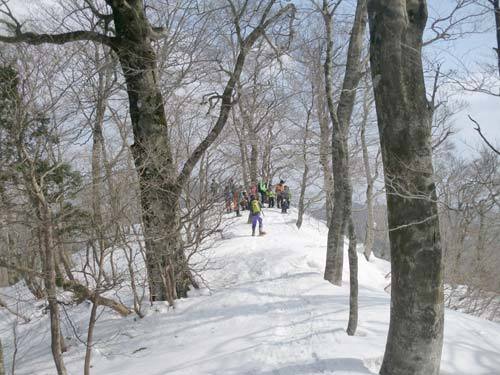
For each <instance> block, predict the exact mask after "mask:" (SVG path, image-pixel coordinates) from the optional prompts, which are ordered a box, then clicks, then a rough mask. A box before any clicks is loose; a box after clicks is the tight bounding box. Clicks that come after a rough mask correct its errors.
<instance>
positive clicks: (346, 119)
mask: <svg viewBox="0 0 500 375" xmlns="http://www.w3.org/2000/svg"><path fill="white" fill-rule="evenodd" d="M366 1H367V0H358V2H357V5H356V14H355V17H354V24H353V27H352V31H351V37H350V40H349V48H348V52H347V63H346V71H345V75H344V82H343V85H342V92H341V93H340V99H339V103H338V107H337V111H336V112H335V108H334V103H333V85H332V71H333V28H332V18H333V15H332V14H331V13H330V10H329V7H328V1H327V0H324V1H323V19H324V22H325V27H326V36H327V50H326V60H325V65H324V70H325V86H326V99H327V105H328V111H329V114H330V119H331V122H332V125H333V132H332V163H333V180H334V194H333V212H332V215H331V222H330V226H329V228H328V243H327V255H326V267H325V274H324V278H325V280H328V281H330V282H331V283H333V284H335V285H342V269H343V263H344V259H343V258H344V248H343V247H344V246H343V245H344V234H345V228H346V225H347V222H348V219H349V216H350V211H351V205H352V187H351V180H350V173H349V151H348V135H349V125H350V122H351V115H352V111H353V108H354V101H355V98H356V89H357V87H358V84H359V81H360V79H361V67H362V64H361V52H362V48H363V35H364V32H365V28H366Z"/></svg>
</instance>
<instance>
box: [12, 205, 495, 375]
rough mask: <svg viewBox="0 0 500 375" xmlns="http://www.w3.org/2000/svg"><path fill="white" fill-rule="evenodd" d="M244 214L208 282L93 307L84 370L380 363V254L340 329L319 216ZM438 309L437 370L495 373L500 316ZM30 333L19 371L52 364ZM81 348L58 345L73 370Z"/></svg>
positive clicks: (383, 297) (191, 374)
mask: <svg viewBox="0 0 500 375" xmlns="http://www.w3.org/2000/svg"><path fill="white" fill-rule="evenodd" d="M246 219H247V216H246V215H244V216H243V217H241V218H237V219H236V218H233V217H232V216H229V215H228V220H231V221H232V222H231V224H230V225H229V226H228V229H227V230H226V231H225V234H224V239H223V240H221V241H219V242H218V246H216V247H215V248H214V249H213V250H212V251H211V263H210V264H211V268H212V269H211V270H208V271H206V273H205V276H206V278H207V280H208V282H209V285H210V290H208V289H207V290H203V291H201V292H198V293H195V294H193V295H192V296H191V298H188V299H185V300H181V301H178V304H177V307H176V308H175V309H170V308H168V307H167V306H166V305H164V304H161V303H160V304H156V305H155V306H153V307H152V308H151V309H149V310H148V311H147V316H146V317H145V318H144V319H135V318H133V317H130V318H126V319H123V318H119V317H117V316H115V315H114V314H112V313H108V312H106V313H105V314H104V315H103V316H102V317H101V319H100V320H99V322H98V325H97V328H96V336H97V343H96V344H95V346H94V357H93V369H92V373H93V374H102V375H113V374H116V375H118V374H120V375H127V374H134V375H137V374H150V375H162V374H176V375H181V374H182V375H198V374H200V375H201V374H214V375H215V374H217V375H250V374H255V375H299V374H300V375H307V374H336V375H342V374H351V375H355V374H376V373H378V369H379V367H380V363H381V360H382V355H383V352H384V346H385V340H386V335H387V329H388V321H389V303H390V298H389V295H388V294H387V293H385V292H384V287H385V286H387V284H388V281H387V280H386V279H385V275H386V274H387V272H388V269H389V265H388V263H387V262H385V261H382V260H378V259H374V260H373V261H371V262H366V261H365V259H364V257H363V256H360V257H359V280H360V297H359V298H360V300H359V302H360V310H359V324H358V331H357V333H356V336H354V337H349V336H347V334H346V333H345V328H346V325H347V318H348V296H349V289H348V269H347V259H346V261H345V267H346V268H345V272H344V286H343V287H341V288H339V287H335V286H333V285H331V284H329V283H328V282H325V281H324V280H323V277H322V275H323V265H324V258H325V251H326V228H325V226H324V224H322V223H320V222H317V221H315V220H313V219H310V218H308V217H306V219H305V222H304V224H303V227H302V229H300V230H298V229H297V228H296V226H295V220H296V213H295V211H292V213H291V214H288V215H282V214H281V213H280V212H279V211H278V210H265V216H264V225H265V230H266V231H267V235H266V236H263V237H252V236H251V228H250V225H248V224H246ZM88 312H89V307H88V306H86V305H85V304H82V305H80V306H78V307H76V308H74V310H73V311H71V312H70V313H71V315H72V319H73V320H74V324H75V327H76V329H77V330H78V331H80V332H81V333H84V332H85V329H86V328H85V327H86V324H87V319H88ZM446 314H447V315H446V328H445V335H446V338H445V346H444V353H443V362H442V371H441V373H442V374H443V375H446V374H449V375H451V374H454V375H472V374H476V375H480V374H490V375H492V374H500V326H499V325H498V324H495V323H491V322H487V321H484V320H481V319H477V318H473V317H470V316H466V315H463V314H460V313H456V312H452V311H447V312H446ZM47 323H48V322H47V320H46V318H45V321H43V323H42V322H40V323H39V324H45V326H47ZM45 329H46V328H45ZM33 339H34V341H33V344H32V345H33V346H34V347H35V345H36V348H37V350H35V351H29V350H27V349H26V348H23V356H22V363H21V364H20V365H19V368H18V371H17V374H18V375H19V374H53V373H54V370H53V365H52V362H51V357H50V353H49V347H48V341H47V340H48V336H46V337H45V339H43V340H39V339H38V338H36V337H34V336H33ZM25 346H26V345H25ZM7 355H8V354H7ZM83 355H84V346H83V344H81V343H74V344H73V346H72V347H71V349H70V351H69V352H68V353H66V354H65V360H66V363H67V367H68V370H69V372H70V373H71V374H81V373H82V368H83ZM18 360H19V361H20V362H21V360H20V359H18ZM402 375H403V374H402Z"/></svg>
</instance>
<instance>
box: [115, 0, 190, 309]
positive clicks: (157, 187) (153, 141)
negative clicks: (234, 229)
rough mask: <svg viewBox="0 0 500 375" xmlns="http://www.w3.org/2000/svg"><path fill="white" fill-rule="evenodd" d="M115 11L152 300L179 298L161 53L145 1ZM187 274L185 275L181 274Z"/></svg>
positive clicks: (117, 6) (175, 218)
mask: <svg viewBox="0 0 500 375" xmlns="http://www.w3.org/2000/svg"><path fill="white" fill-rule="evenodd" d="M108 3H109V4H110V6H111V7H112V9H113V18H114V23H115V27H116V34H117V36H119V37H120V38H121V44H120V45H119V46H118V47H116V48H115V51H116V52H117V54H118V57H119V60H120V63H121V67H122V70H123V74H124V76H125V81H126V84H127V93H128V97H129V104H130V117H131V119H132V129H133V133H134V142H135V143H134V144H133V145H132V154H133V156H134V161H135V166H136V170H137V172H138V176H139V185H140V194H141V206H142V218H143V224H144V236H145V239H146V263H147V272H148V282H149V290H150V298H151V300H152V301H157V300H158V301H168V302H169V303H170V304H173V302H174V299H176V298H177V291H176V288H175V282H176V276H175V275H176V274H178V273H179V270H177V269H176V266H179V267H181V266H180V265H177V264H175V262H174V258H175V257H176V256H177V254H178V253H179V252H181V251H182V246H181V236H180V222H179V212H178V209H179V207H178V205H179V203H178V199H179V189H178V186H177V185H176V177H177V170H176V168H175V167H174V165H173V159H172V155H171V146H170V142H169V139H168V129H167V121H166V117H165V110H164V106H163V98H162V94H161V92H160V89H159V87H158V80H159V75H158V71H157V67H156V60H157V58H156V54H155V51H154V50H153V48H152V46H151V40H150V25H149V22H148V20H147V19H146V15H145V14H144V8H143V4H142V1H133V2H130V5H129V6H125V5H123V4H118V3H119V2H116V3H117V4H115V2H114V1H108ZM181 273H182V272H181Z"/></svg>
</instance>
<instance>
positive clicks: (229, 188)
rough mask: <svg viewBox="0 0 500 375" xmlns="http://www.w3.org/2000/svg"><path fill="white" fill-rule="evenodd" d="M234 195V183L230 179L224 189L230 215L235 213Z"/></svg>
mask: <svg viewBox="0 0 500 375" xmlns="http://www.w3.org/2000/svg"><path fill="white" fill-rule="evenodd" d="M233 193H234V182H233V179H232V178H230V179H229V181H228V183H227V185H226V187H225V188H224V199H225V201H226V211H227V213H228V214H230V213H231V212H233Z"/></svg>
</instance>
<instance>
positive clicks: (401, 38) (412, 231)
mask: <svg viewBox="0 0 500 375" xmlns="http://www.w3.org/2000/svg"><path fill="white" fill-rule="evenodd" d="M368 14H369V20H370V54H371V57H370V59H371V71H372V79H373V87H374V92H375V103H376V109H377V118H378V127H379V132H380V142H381V149H382V160H383V165H384V174H385V185H386V196H387V205H388V216H389V238H390V245H391V266H392V273H391V317H390V325H389V334H388V338H387V344H386V350H385V354H384V360H383V363H382V367H381V370H380V374H382V375H387V374H415V375H416V374H421V375H424V374H425V375H432V374H436V375H437V374H439V366H440V360H441V350H442V344H443V312H444V311H443V272H442V252H441V241H440V232H439V220H438V210H437V204H436V188H435V183H434V172H433V166H432V143H431V116H432V112H431V111H430V110H429V107H430V106H429V103H428V102H427V99H426V92H425V84H424V76H423V68H422V57H421V50H422V36H423V31H424V28H425V24H426V21H427V6H426V2H425V1H424V0H419V1H406V0H370V2H369V6H368ZM403 139H404V140H405V143H404V144H402V143H401V140H403Z"/></svg>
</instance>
